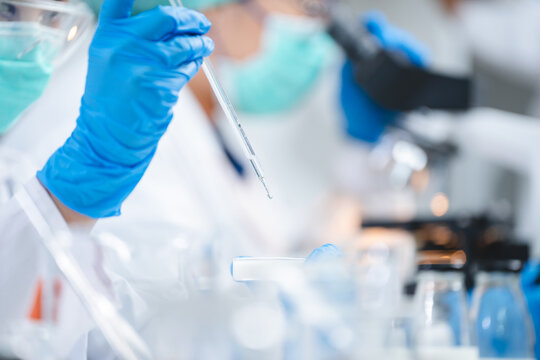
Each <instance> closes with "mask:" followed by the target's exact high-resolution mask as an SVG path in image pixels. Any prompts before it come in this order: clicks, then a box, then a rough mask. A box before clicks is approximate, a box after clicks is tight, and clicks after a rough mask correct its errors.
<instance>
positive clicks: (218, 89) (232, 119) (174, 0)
mask: <svg viewBox="0 0 540 360" xmlns="http://www.w3.org/2000/svg"><path fill="white" fill-rule="evenodd" d="M169 2H170V4H171V5H172V6H178V7H183V4H182V0H169ZM201 67H202V69H203V72H204V74H205V75H206V78H207V79H208V82H209V83H210V86H211V87H212V91H213V92H214V95H215V96H216V98H217V100H218V102H219V105H220V106H221V109H222V110H223V112H224V113H225V116H226V117H227V120H229V124H230V125H231V127H232V128H233V131H234V133H235V134H236V136H237V137H238V141H239V142H240V144H241V146H242V150H243V151H244V155H245V156H246V158H247V159H248V160H249V163H250V164H251V167H252V168H253V170H254V171H255V174H256V175H257V177H258V178H259V181H260V182H261V184H262V185H263V186H264V190H265V191H266V195H267V196H268V198H269V199H272V193H271V192H270V189H269V188H268V185H267V184H266V181H265V179H264V173H263V171H262V167H261V164H260V163H259V160H258V159H257V155H255V151H254V150H253V146H251V143H250V142H249V139H248V137H247V135H246V133H245V131H244V129H243V128H242V124H240V120H238V115H237V114H236V111H235V110H234V107H233V105H232V103H231V101H230V100H229V97H228V96H227V94H226V93H225V90H224V89H223V86H222V85H221V83H220V82H219V80H218V78H217V76H216V72H215V71H214V66H213V65H212V63H211V62H210V59H208V58H205V59H203V63H202V66H201Z"/></svg>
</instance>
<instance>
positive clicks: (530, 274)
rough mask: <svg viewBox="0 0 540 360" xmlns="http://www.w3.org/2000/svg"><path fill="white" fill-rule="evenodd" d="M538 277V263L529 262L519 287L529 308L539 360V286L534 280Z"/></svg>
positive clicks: (522, 273)
mask: <svg viewBox="0 0 540 360" xmlns="http://www.w3.org/2000/svg"><path fill="white" fill-rule="evenodd" d="M538 276H540V263H539V262H529V263H527V265H526V266H525V268H524V269H523V271H522V272H521V287H522V288H523V293H524V294H525V299H526V300H527V305H528V306H529V312H530V314H531V318H532V321H533V324H534V332H535V334H536V345H535V348H534V352H535V354H536V358H537V359H540V285H539V284H537V283H536V279H537V278H538Z"/></svg>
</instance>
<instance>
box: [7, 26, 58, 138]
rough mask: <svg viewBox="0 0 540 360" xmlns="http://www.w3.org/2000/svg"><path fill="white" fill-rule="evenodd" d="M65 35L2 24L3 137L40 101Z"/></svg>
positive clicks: (41, 28) (34, 28) (37, 27)
mask: <svg viewBox="0 0 540 360" xmlns="http://www.w3.org/2000/svg"><path fill="white" fill-rule="evenodd" d="M63 40H64V33H63V32H62V31H59V30H56V29H52V28H48V27H45V26H42V25H39V24H37V23H32V22H28V23H26V22H0V109H1V110H0V134H3V133H5V132H6V131H8V130H9V129H10V128H11V126H13V124H14V123H15V122H16V120H17V119H18V118H19V116H20V114H21V113H22V112H23V111H24V110H25V109H26V108H27V107H28V106H30V104H32V103H33V102H34V101H36V100H37V99H38V98H39V97H40V96H41V94H42V93H43V91H44V90H45V86H46V85H47V83H48V81H49V78H50V77H51V74H52V70H53V66H52V60H53V58H54V57H55V55H56V54H57V53H58V51H59V50H60V47H61V45H62V42H63Z"/></svg>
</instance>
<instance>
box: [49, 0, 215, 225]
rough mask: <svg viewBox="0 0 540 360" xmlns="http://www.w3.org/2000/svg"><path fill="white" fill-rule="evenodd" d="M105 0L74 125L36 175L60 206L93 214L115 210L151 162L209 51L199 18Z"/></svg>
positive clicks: (179, 11)
mask: <svg viewBox="0 0 540 360" xmlns="http://www.w3.org/2000/svg"><path fill="white" fill-rule="evenodd" d="M133 1H134V0H106V1H105V3H104V5H103V8H102V11H101V15H100V19H99V23H98V27H97V30H96V33H95V36H94V39H93V41H92V44H91V46H90V50H89V65H88V75H87V79H86V88H85V93H84V96H83V98H82V104H81V109H80V115H79V118H78V119H77V126H76V128H75V130H74V131H73V133H72V134H71V136H70V138H69V139H68V140H67V141H66V143H65V144H64V145H63V146H62V147H60V148H59V149H58V150H57V151H56V152H55V153H54V154H53V155H52V156H51V158H50V159H49V161H48V162H47V163H46V165H45V166H44V168H43V169H42V170H41V171H39V172H38V178H39V180H40V181H41V183H42V184H43V185H44V186H45V187H46V188H47V189H48V190H49V191H50V192H51V193H52V194H53V195H55V196H56V197H57V198H58V199H59V200H60V201H62V203H64V205H66V206H68V207H69V208H71V209H72V210H75V211H77V212H79V213H81V214H84V215H87V216H90V217H92V218H100V217H107V216H113V215H118V214H119V213H120V207H121V204H122V202H123V201H124V200H125V199H126V197H127V196H128V195H129V194H130V193H131V191H132V190H133V189H134V187H135V186H136V185H137V183H138V182H139V180H140V179H141V177H142V175H143V174H144V172H145V170H146V168H147V167H148V165H149V163H150V161H151V159H152V157H153V155H154V153H155V151H156V148H157V145H158V142H159V140H160V138H161V136H162V135H163V134H164V133H165V131H166V129H167V127H168V125H169V123H170V121H171V119H172V116H173V113H172V108H173V106H174V105H175V104H176V102H177V100H178V95H179V92H180V90H181V89H182V87H183V86H184V85H186V83H187V82H188V81H189V80H190V79H191V78H192V77H193V76H194V75H195V74H196V73H197V71H198V70H199V67H200V65H201V64H202V58H203V57H206V56H208V55H210V53H211V52H212V50H213V48H214V44H213V42H212V40H210V39H209V38H207V37H205V36H203V35H204V34H205V33H206V32H207V31H208V30H209V29H210V22H209V21H208V20H207V19H206V17H204V15H202V14H200V13H198V12H195V11H192V10H188V9H185V8H176V7H156V8H155V9H153V10H150V11H147V12H143V13H141V14H138V15H136V16H133V17H131V7H132V5H133Z"/></svg>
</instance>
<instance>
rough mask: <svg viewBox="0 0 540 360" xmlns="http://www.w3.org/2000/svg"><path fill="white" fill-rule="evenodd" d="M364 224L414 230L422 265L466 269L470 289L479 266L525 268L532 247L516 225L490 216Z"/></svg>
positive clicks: (423, 266)
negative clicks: (520, 238)
mask: <svg viewBox="0 0 540 360" xmlns="http://www.w3.org/2000/svg"><path fill="white" fill-rule="evenodd" d="M362 227H363V228H386V229H402V230H405V231H408V232H410V233H411V234H412V235H413V237H414V238H415V240H416V244H417V251H418V264H419V266H420V267H421V268H422V269H428V268H430V267H432V268H433V269H435V270H437V269H439V268H441V269H449V270H451V269H452V268H455V269H458V268H459V269H462V270H463V271H464V273H465V284H466V286H467V288H468V289H471V288H472V287H473V286H474V275H475V273H476V272H477V271H478V269H479V267H481V268H483V269H485V268H486V267H487V266H491V267H498V266H500V267H501V268H503V267H504V266H506V267H508V268H509V269H512V268H515V270H516V271H521V269H522V267H523V265H524V264H525V262H526V261H527V260H528V258H529V246H528V245H527V244H524V243H521V242H518V241H516V240H514V239H513V237H512V233H513V224H512V223H511V222H510V221H508V220H500V219H495V218H493V217H490V216H488V215H481V216H462V217H452V218H433V219H415V220H412V221H406V222H394V221H373V220H372V221H367V222H364V223H363V224H362ZM409 287H412V288H414V286H412V285H409ZM409 291H410V290H409Z"/></svg>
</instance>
